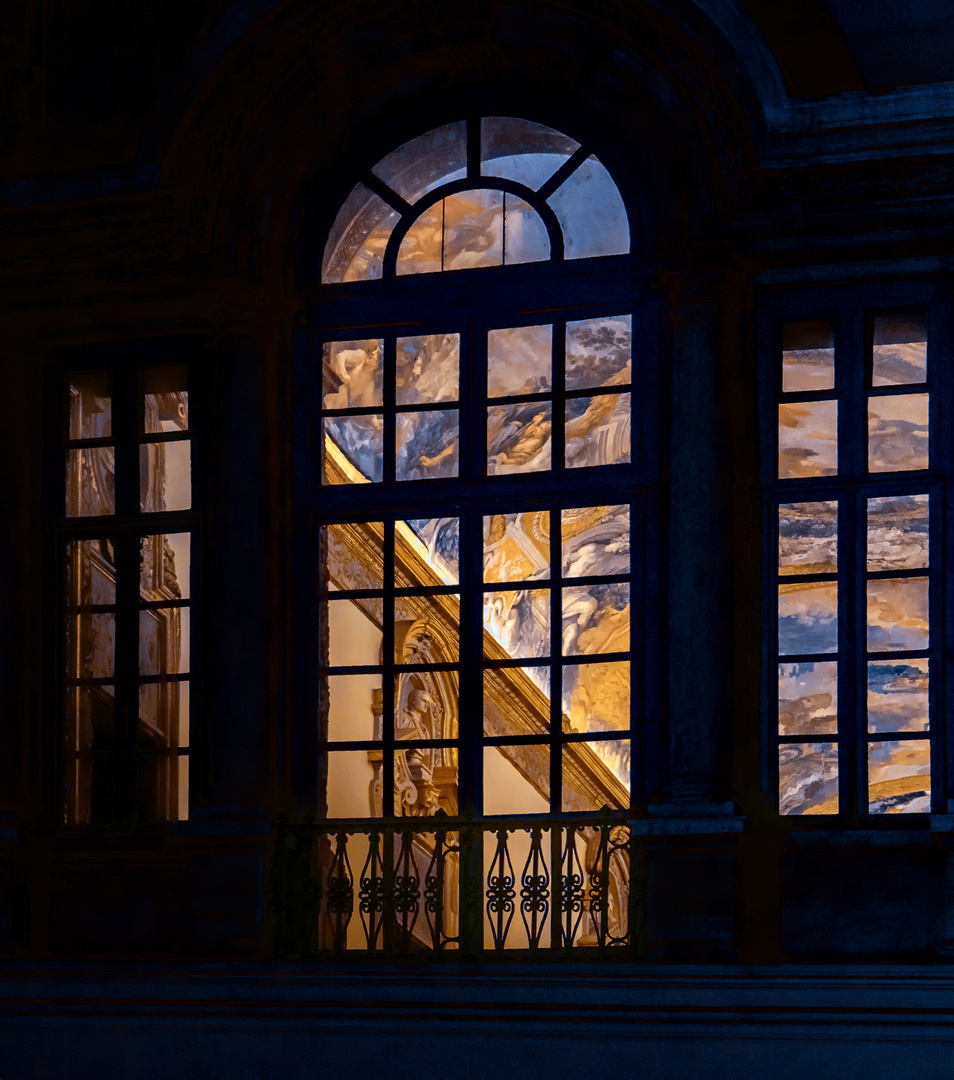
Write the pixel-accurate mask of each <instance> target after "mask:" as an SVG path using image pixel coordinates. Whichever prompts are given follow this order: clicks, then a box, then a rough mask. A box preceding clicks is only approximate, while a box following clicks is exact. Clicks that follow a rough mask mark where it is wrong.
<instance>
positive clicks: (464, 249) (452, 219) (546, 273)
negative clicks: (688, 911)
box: [298, 117, 658, 950]
mask: <svg viewBox="0 0 954 1080" xmlns="http://www.w3.org/2000/svg"><path fill="white" fill-rule="evenodd" d="M629 247H630V234H629V222H628V218H627V214H626V210H625V207H624V205H623V201H622V198H621V197H620V194H619V191H618V190H617V188H616V185H615V183H614V182H613V181H612V179H611V178H610V176H609V173H608V172H607V171H606V169H605V168H604V167H603V165H602V164H601V163H600V161H599V160H598V159H597V158H596V157H595V156H594V155H593V153H592V151H591V150H590V149H588V148H586V147H583V146H581V145H580V144H579V143H577V142H576V141H574V140H572V139H569V138H568V137H566V136H564V135H562V134H560V133H559V132H556V131H554V130H553V129H550V128H546V127H543V126H542V125H539V124H535V123H532V122H530V121H526V120H519V119H513V118H500V117H496V118H484V119H483V120H481V121H468V122H463V121H462V122H461V123H459V124H452V125H448V126H446V127H444V128H440V129H437V130H436V131H433V132H430V133H428V134H427V135H424V136H421V137H420V138H418V139H415V140H412V141H411V142H410V143H408V144H406V145H405V146H403V147H400V148H399V149H398V150H396V151H394V152H393V153H392V154H389V155H388V156H387V157H385V158H384V159H383V160H382V161H381V162H380V163H379V164H378V165H376V166H374V168H373V169H371V170H370V171H369V172H368V174H367V175H366V176H365V178H364V179H363V180H362V182H361V183H359V184H358V185H357V186H356V188H355V189H354V190H353V191H352V193H351V195H350V196H349V198H348V199H347V200H346V202H345V204H344V206H343V207H342V209H341V212H340V213H339V214H338V216H337V219H336V220H335V222H334V225H333V226H332V229H331V232H330V235H329V239H328V241H327V244H326V247H325V253H324V258H323V261H322V282H323V285H322V286H321V290H320V291H319V292H316V300H318V301H320V302H317V303H316V305H315V307H314V309H313V311H312V314H311V315H310V316H309V318H308V322H309V324H310V326H309V330H308V332H307V338H308V346H307V349H306V350H305V354H306V355H307V357H308V364H309V369H308V372H309V373H308V381H307V384H304V385H307V387H308V389H307V391H306V393H304V394H302V395H301V397H302V398H303V399H304V401H305V405H304V406H303V408H302V410H301V413H300V415H301V423H302V429H303V431H304V432H307V435H303V438H307V440H308V445H309V446H310V454H309V466H308V469H307V477H306V476H305V475H304V474H302V476H301V477H300V481H299V488H298V490H299V493H300V499H301V512H302V515H303V518H302V525H301V528H300V532H302V533H308V534H310V535H313V536H314V537H315V538H316V540H317V545H316V548H315V551H314V555H313V557H312V566H313V572H314V573H315V585H316V589H317V596H318V604H317V609H316V613H317V620H316V622H315V627H314V631H313V632H314V641H315V652H314V653H312V656H313V657H314V658H315V659H316V660H317V665H316V669H317V679H316V683H315V688H316V689H315V695H314V699H313V704H312V706H311V708H312V709H313V710H314V711H313V712H312V713H311V715H312V716H317V724H318V728H319V741H318V749H319V754H320V763H319V771H320V776H321V782H320V790H319V791H318V793H317V798H318V801H319V804H320V806H321V809H322V811H323V812H324V814H325V815H326V817H327V819H328V825H327V828H326V831H325V835H326V837H327V840H328V843H329V845H330V846H329V847H327V848H326V849H325V850H326V863H325V874H326V876H327V880H328V881H335V882H337V883H338V884H336V886H335V887H336V888H337V889H338V890H339V891H340V892H341V896H342V899H341V903H340V904H339V903H338V902H337V901H335V905H333V907H334V910H332V907H327V906H326V907H325V908H324V913H323V919H322V920H321V926H322V927H323V938H322V942H321V945H322V947H323V948H330V949H333V950H338V949H345V948H351V949H372V950H374V949H377V948H382V947H384V946H383V945H382V942H383V941H384V938H388V940H389V941H390V942H391V943H392V946H393V947H403V948H405V949H408V948H412V947H417V946H424V947H426V948H432V949H435V950H439V949H442V948H465V947H466V948H469V949H474V948H475V947H478V944H477V943H478V942H479V943H480V945H481V946H482V947H485V948H492V949H503V948H508V949H510V948H527V947H529V948H537V947H539V946H541V945H546V946H547V947H551V948H558V947H562V948H570V947H578V946H580V945H586V944H597V943H598V944H600V945H602V946H607V945H610V944H613V945H619V946H624V945H629V944H631V942H632V938H631V936H630V927H629V902H630V893H629V866H630V862H629V844H630V837H629V832H628V829H627V827H626V826H625V819H626V817H627V816H629V815H630V814H631V813H632V808H633V807H634V805H635V806H639V805H640V803H641V801H642V798H643V796H642V758H641V750H642V745H643V743H642V740H643V737H644V716H645V709H646V704H645V703H646V686H645V683H646V678H645V673H644V669H643V648H644V646H645V644H646V637H647V633H648V634H649V636H652V634H651V632H647V630H646V617H645V611H646V603H647V601H646V596H645V590H644V582H645V577H644V575H645V565H646V558H647V554H646V547H645V541H644V538H645V537H646V536H647V535H651V534H652V532H653V530H654V528H655V521H654V518H653V514H654V512H655V511H654V503H652V502H651V500H650V497H649V492H650V489H651V488H652V487H653V486H654V485H656V484H657V482H658V481H657V477H656V473H655V469H656V462H657V457H656V455H655V453H654V452H652V450H651V449H650V450H648V451H647V447H650V445H651V436H650V432H651V431H653V430H654V428H653V413H652V410H645V411H644V408H643V406H644V402H645V401H646V400H647V398H649V397H651V395H652V393H653V387H654V385H655V384H654V378H655V374H654V373H655V357H652V356H649V357H647V352H646V348H645V345H644V341H645V339H646V336H647V335H646V333H645V332H642V333H641V331H645V327H646V326H647V324H648V320H649V315H648V308H649V305H648V291H647V290H646V287H645V285H643V284H641V283H640V282H639V280H638V278H637V277H636V275H635V274H634V273H633V268H632V263H631V257H630V256H629V255H628V252H629ZM555 269H559V271H560V272H559V273H555V272H554V271H555ZM342 325H347V326H349V327H350V328H353V329H351V330H350V332H349V333H347V334H343V333H341V332H340V331H336V330H335V329H334V327H335V326H342ZM325 326H327V327H328V329H325V328H324V327H325ZM306 522H307V524H305V523H306ZM634 634H635V635H636V636H635V640H634ZM313 670H314V669H313ZM520 815H537V816H538V817H537V822H536V824H535V825H532V826H529V827H527V828H524V827H518V826H517V825H516V824H515V819H516V818H517V817H518V816H520ZM461 817H466V818H467V819H468V820H469V821H471V822H477V823H478V824H477V828H476V831H475V832H473V833H472V834H468V835H469V839H468V840H467V841H466V842H465V841H464V840H462V838H461V835H462V834H460V833H459V826H457V825H456V824H454V823H455V822H457V821H458V820H459V819H460V818H461ZM382 819H383V823H381V822H382ZM421 819H423V820H421ZM362 821H364V822H366V824H362ZM414 821H418V822H419V824H418V825H417V826H415V827H414V828H413V829H412V828H410V823H411V822H414ZM335 822H339V823H344V822H348V823H349V824H348V826H347V828H345V827H344V826H343V824H341V825H336V824H335ZM371 822H378V824H370V823H371ZM388 822H392V823H394V824H393V825H391V826H389V825H388V824H387V823H388ZM445 823H446V824H445ZM349 837H350V838H349ZM462 844H463V845H464V847H466V852H465V851H464V847H462V846H461V845H462ZM382 845H383V846H382ZM388 851H391V852H392V853H393V854H390V855H389V854H388V853H387V852H388ZM393 860H397V863H395V862H394V861H393ZM401 860H404V861H403V862H401ZM398 864H399V865H401V866H404V870H402V871H401V872H400V875H399V876H400V877H401V879H402V880H405V881H407V880H408V879H409V878H413V879H414V881H415V882H417V884H418V885H419V886H420V888H419V889H418V892H417V893H416V894H415V897H413V898H412V897H410V895H408V897H406V898H405V899H404V900H402V901H401V903H402V904H404V905H405V906H404V907H402V908H400V909H395V910H393V911H390V914H387V913H386V914H384V915H381V916H380V917H379V918H377V921H376V919H375V917H372V918H371V919H370V921H369V920H368V918H366V917H365V915H360V914H359V911H358V904H357V900H355V895H356V893H355V890H356V889H357V884H356V883H357V881H358V879H360V880H361V881H365V879H367V880H368V881H372V882H375V881H379V882H380V888H381V889H382V890H383V895H385V896H387V897H391V896H392V890H393V888H395V887H396V885H395V882H396V881H397V878H394V877H393V875H394V874H397V873H398V871H397V870H396V869H395V870H392V866H396V865H398ZM412 866H414V867H417V870H416V871H415V872H413V873H412V872H411V870H410V869H409V868H410V867H412ZM428 867H429V869H428ZM561 867H562V869H561ZM362 868H363V869H362ZM405 871H407V872H405ZM429 875H430V878H433V879H434V880H435V881H436V880H437V878H440V880H441V881H443V882H444V884H443V885H442V886H441V888H442V889H443V890H444V892H443V895H444V901H443V906H441V905H440V904H438V905H437V908H439V917H438V918H437V921H436V922H435V919H434V916H435V914H436V911H435V908H434V907H427V906H426V904H425V897H424V895H423V892H421V891H420V890H421V889H423V887H424V882H425V879H428V876H429ZM601 875H602V877H601ZM507 880H509V881H510V882H511V883H513V882H514V881H516V883H517V884H516V888H517V889H519V888H520V887H521V882H522V883H523V886H525V887H526V888H532V890H535V892H534V896H535V900H534V901H533V903H530V904H529V906H525V907H524V908H523V914H522V915H521V916H518V918H517V920H516V921H514V920H513V913H514V908H513V907H512V906H510V905H511V901H510V900H508V899H507V895H506V888H507V887H505V886H504V884H502V883H503V882H505V881H507ZM601 880H602V882H603V884H602V885H600V886H597V884H596V882H598V881H601ZM481 881H482V882H483V883H482V884H481ZM573 881H575V882H576V885H575V886H573V887H576V888H578V889H579V890H580V898H579V904H578V906H577V907H575V908H573V909H572V911H570V912H569V913H566V912H565V913H564V914H563V915H561V914H560V904H561V900H560V898H559V890H561V889H565V888H568V887H570V886H569V885H567V882H573ZM362 887H363V886H362ZM369 887H371V886H369ZM378 887H379V886H378V885H374V888H378ZM409 887H410V886H409ZM434 887H436V886H434ZM508 887H509V886H508ZM474 888H476V892H474V891H473V889H474ZM488 889H489V890H490V893H488ZM594 889H596V890H597V891H596V892H593V891H592V890H594ZM599 889H602V890H603V891H602V892H599ZM495 890H496V891H495ZM501 890H503V891H501ZM588 890H589V891H588ZM498 893H499V895H498ZM491 894H492V900H491V902H489V904H488V906H487V910H486V911H483V907H484V904H483V902H481V904H480V905H479V908H480V910H477V909H474V910H473V911H471V912H469V913H468V912H466V911H465V910H464V909H463V908H462V906H461V905H462V904H463V903H464V897H466V896H484V897H485V898H486V896H487V895H491ZM611 895H612V900H611V899H610V896H611ZM325 896H326V901H325V903H326V905H327V904H330V903H331V901H330V899H327V898H328V897H330V893H326V894H325ZM348 897H350V898H351V899H350V900H349V899H348ZM382 903H384V905H385V907H384V908H383V909H382V910H384V911H385V912H387V911H388V910H389V909H388V907H387V905H388V904H389V903H390V900H384V901H382ZM429 903H433V901H431V902H429ZM611 908H612V913H611V910H610V909H611ZM361 910H362V911H363V908H362V909H361ZM352 915H354V918H352ZM418 915H419V916H420V917H419V918H418ZM395 923H396V924H397V929H395ZM438 923H439V924H440V925H439V926H438ZM521 923H522V925H521ZM394 934H396V937H394V936H392V935H394ZM462 934H463V937H462V936H461V935H462ZM468 935H470V936H469V939H468ZM401 942H403V946H401ZM414 942H416V943H417V944H416V945H414V944H413V943H414Z"/></svg>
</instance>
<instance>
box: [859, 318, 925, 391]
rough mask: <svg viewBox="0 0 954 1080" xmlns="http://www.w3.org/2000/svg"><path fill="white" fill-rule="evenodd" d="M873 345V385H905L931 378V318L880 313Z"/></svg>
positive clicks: (875, 326)
mask: <svg viewBox="0 0 954 1080" xmlns="http://www.w3.org/2000/svg"><path fill="white" fill-rule="evenodd" d="M873 330H874V333H873V342H872V349H871V382H872V385H873V386H903V385H905V384H908V383H923V382H924V381H925V380H926V379H927V341H928V335H927V318H926V316H924V315H923V314H918V313H905V314H897V315H876V316H875V318H874V326H873Z"/></svg>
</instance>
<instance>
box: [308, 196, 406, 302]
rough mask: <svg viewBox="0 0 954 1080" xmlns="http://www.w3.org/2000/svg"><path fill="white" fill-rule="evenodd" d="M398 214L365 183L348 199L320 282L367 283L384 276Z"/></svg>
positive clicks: (330, 242) (333, 233)
mask: <svg viewBox="0 0 954 1080" xmlns="http://www.w3.org/2000/svg"><path fill="white" fill-rule="evenodd" d="M397 219H398V213H397V211H396V210H392V209H391V207H390V206H388V204H387V203H386V202H385V201H384V200H383V199H381V198H379V197H378V196H377V195H375V194H374V193H373V192H372V191H371V190H370V189H369V188H366V187H365V186H364V184H358V185H357V186H356V187H355V188H354V189H353V190H352V192H351V194H350V195H349V196H348V198H347V199H346V200H345V202H344V204H343V205H342V207H341V209H340V210H339V211H338V216H337V217H336V218H335V223H334V225H333V226H332V228H331V233H330V235H329V238H328V243H327V244H326V245H325V252H324V257H323V259H322V269H321V280H322V281H323V282H333V281H365V280H371V279H376V278H380V277H381V271H382V267H383V264H384V252H385V249H386V248H387V246H388V240H390V238H391V232H392V230H393V229H394V226H395V224H396V223H397Z"/></svg>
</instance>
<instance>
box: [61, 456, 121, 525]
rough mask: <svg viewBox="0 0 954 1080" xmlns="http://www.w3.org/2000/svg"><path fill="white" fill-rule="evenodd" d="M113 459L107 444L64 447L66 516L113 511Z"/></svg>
mask: <svg viewBox="0 0 954 1080" xmlns="http://www.w3.org/2000/svg"><path fill="white" fill-rule="evenodd" d="M114 462H115V451H114V449H113V447H111V446H89V447H84V448H83V449H82V450H68V451H67V465H66V516H67V517H103V516H104V515H106V514H113V513H115V512H116V494H115V480H114V476H115V468H116V467H115V464H114Z"/></svg>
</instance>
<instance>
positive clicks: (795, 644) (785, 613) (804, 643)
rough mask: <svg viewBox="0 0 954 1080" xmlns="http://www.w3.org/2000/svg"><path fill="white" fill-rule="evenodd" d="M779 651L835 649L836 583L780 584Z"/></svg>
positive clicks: (785, 652) (836, 645)
mask: <svg viewBox="0 0 954 1080" xmlns="http://www.w3.org/2000/svg"><path fill="white" fill-rule="evenodd" d="M778 651H779V653H780V655H782V656H791V655H798V654H800V653H831V652H837V651H838V586H837V584H835V583H834V582H814V581H806V582H799V583H797V584H789V585H779V587H778Z"/></svg>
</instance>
